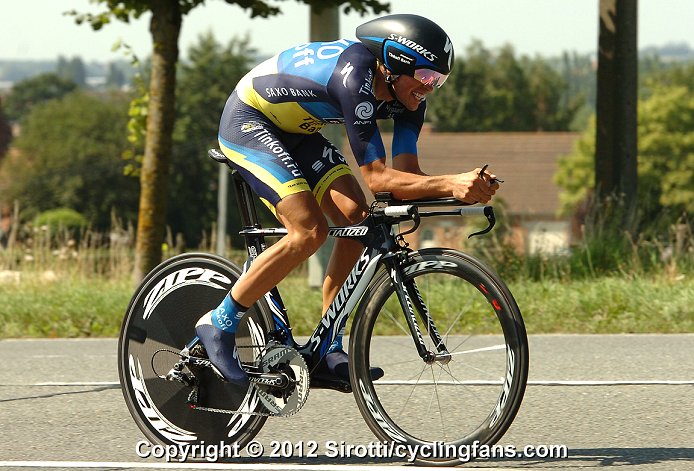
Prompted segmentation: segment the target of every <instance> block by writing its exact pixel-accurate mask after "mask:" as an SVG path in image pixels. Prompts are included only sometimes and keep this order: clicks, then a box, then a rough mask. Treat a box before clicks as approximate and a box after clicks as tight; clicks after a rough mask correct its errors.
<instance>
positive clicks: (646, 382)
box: [374, 379, 694, 386]
mask: <svg viewBox="0 0 694 471" xmlns="http://www.w3.org/2000/svg"><path fill="white" fill-rule="evenodd" d="M502 383H503V381H502V380H497V381H489V380H474V379H472V380H466V381H437V382H436V384H437V385H438V386H460V385H464V386H498V385H499V384H502ZM374 384H375V385H377V386H378V385H379V384H387V385H398V384H403V385H414V384H419V385H429V384H434V382H433V381H416V380H403V381H400V380H379V381H377V382H375V383H374ZM527 384H528V386H648V385H651V386H653V385H655V386H661V385H662V386H680V385H694V380H692V381H669V380H624V381H619V380H605V381H563V380H543V381H528V383H527Z"/></svg>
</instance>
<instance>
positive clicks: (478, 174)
mask: <svg viewBox="0 0 694 471" xmlns="http://www.w3.org/2000/svg"><path fill="white" fill-rule="evenodd" d="M495 179H496V175H494V174H493V173H488V172H486V171H485V172H482V169H481V168H476V169H475V170H473V171H472V172H466V173H460V174H458V175H455V177H454V181H453V197H454V198H456V199H458V200H460V201H464V202H465V203H470V204H474V203H487V202H489V200H490V199H492V196H493V195H494V193H496V190H498V189H499V184H498V183H497V182H496V181H494V180H495ZM490 181H494V183H491V184H490Z"/></svg>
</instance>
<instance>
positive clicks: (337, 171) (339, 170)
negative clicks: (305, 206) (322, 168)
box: [313, 164, 352, 204]
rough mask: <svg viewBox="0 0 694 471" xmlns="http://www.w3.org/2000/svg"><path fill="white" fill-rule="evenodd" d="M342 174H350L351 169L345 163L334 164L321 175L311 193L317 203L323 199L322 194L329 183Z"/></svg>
mask: <svg viewBox="0 0 694 471" xmlns="http://www.w3.org/2000/svg"><path fill="white" fill-rule="evenodd" d="M343 175H352V170H351V169H350V168H349V166H347V165H345V164H340V165H336V166H335V167H333V168H332V169H330V171H329V172H328V173H326V174H325V175H323V178H321V179H320V181H319V182H318V183H316V187H315V188H314V189H313V194H314V195H315V197H316V199H317V200H318V204H321V202H322V201H323V196H324V195H325V192H326V191H327V189H328V188H329V187H330V184H331V183H332V182H334V181H335V180H337V179H338V178H339V177H341V176H343Z"/></svg>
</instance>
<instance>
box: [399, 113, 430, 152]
mask: <svg viewBox="0 0 694 471" xmlns="http://www.w3.org/2000/svg"><path fill="white" fill-rule="evenodd" d="M426 107H427V102H426V101H424V102H422V103H421V104H420V105H419V108H417V109H416V110H415V111H406V112H404V113H402V114H400V115H397V116H394V117H393V158H395V157H396V156H398V155H400V154H414V155H417V140H418V139H419V132H420V131H421V130H422V124H424V115H425V114H426Z"/></svg>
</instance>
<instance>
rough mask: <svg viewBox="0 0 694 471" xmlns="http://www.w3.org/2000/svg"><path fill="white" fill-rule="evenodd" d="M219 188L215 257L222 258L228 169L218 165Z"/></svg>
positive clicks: (224, 248)
mask: <svg viewBox="0 0 694 471" xmlns="http://www.w3.org/2000/svg"><path fill="white" fill-rule="evenodd" d="M218 182H219V188H218V189H217V249H216V253H217V255H219V256H221V257H223V256H224V252H225V251H226V237H227V202H228V198H227V194H228V192H229V168H228V167H227V166H226V165H219V178H218Z"/></svg>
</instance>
